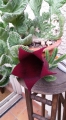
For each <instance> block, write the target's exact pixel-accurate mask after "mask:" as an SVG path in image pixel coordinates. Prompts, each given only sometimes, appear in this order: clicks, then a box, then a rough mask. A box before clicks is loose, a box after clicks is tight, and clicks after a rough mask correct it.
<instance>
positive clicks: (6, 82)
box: [0, 76, 10, 87]
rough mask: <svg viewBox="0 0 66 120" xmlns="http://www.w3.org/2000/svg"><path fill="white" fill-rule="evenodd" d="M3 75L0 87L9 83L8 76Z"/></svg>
mask: <svg viewBox="0 0 66 120" xmlns="http://www.w3.org/2000/svg"><path fill="white" fill-rule="evenodd" d="M4 77H5V76H3V78H2V79H3V80H4V81H3V82H0V87H5V86H6V85H7V84H8V83H9V81H10V80H9V76H7V77H6V78H4Z"/></svg>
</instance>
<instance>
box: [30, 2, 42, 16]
mask: <svg viewBox="0 0 66 120" xmlns="http://www.w3.org/2000/svg"><path fill="white" fill-rule="evenodd" d="M42 1H43V0H30V3H29V5H30V7H31V9H32V10H33V12H34V14H35V16H39V15H40V9H41V5H42Z"/></svg>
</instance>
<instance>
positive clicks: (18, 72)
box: [12, 63, 24, 78]
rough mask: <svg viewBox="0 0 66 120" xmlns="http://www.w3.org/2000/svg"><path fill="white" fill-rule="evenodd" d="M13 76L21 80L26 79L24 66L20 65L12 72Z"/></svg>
mask: <svg viewBox="0 0 66 120" xmlns="http://www.w3.org/2000/svg"><path fill="white" fill-rule="evenodd" d="M12 74H13V75H15V76H18V77H19V78H23V77H24V72H23V65H22V64H21V63H19V64H18V65H17V66H16V67H15V68H14V69H13V71H12Z"/></svg>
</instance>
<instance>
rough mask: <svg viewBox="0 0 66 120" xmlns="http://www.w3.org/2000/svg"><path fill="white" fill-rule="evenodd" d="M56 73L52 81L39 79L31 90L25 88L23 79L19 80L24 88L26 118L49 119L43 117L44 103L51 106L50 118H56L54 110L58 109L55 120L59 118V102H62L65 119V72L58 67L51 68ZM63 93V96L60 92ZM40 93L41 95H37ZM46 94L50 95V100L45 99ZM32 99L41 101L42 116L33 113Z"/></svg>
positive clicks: (32, 119)
mask: <svg viewBox="0 0 66 120" xmlns="http://www.w3.org/2000/svg"><path fill="white" fill-rule="evenodd" d="M53 71H54V72H56V73H57V74H56V75H55V76H56V77H57V79H56V80H55V81H53V82H46V81H45V80H44V79H41V80H39V81H38V82H37V83H36V84H35V85H34V86H33V88H32V89H31V92H29V91H28V89H27V88H26V86H25V84H24V81H23V80H21V81H20V83H21V85H23V86H24V88H25V96H26V104H27V111H28V118H29V119H28V120H34V118H37V119H38V120H49V119H47V118H45V104H47V105H49V106H51V107H52V109H51V118H50V120H56V112H57V110H58V117H57V120H61V103H62V104H63V107H64V109H63V119H62V120H66V73H64V72H62V71H61V70H59V69H55V70H53ZM63 92H64V93H65V98H64V97H63V95H62V93H63ZM37 94H41V95H42V97H39V96H37ZM46 95H52V101H50V100H47V99H46ZM32 99H33V100H36V101H40V102H42V116H40V115H37V114H35V113H33V105H32Z"/></svg>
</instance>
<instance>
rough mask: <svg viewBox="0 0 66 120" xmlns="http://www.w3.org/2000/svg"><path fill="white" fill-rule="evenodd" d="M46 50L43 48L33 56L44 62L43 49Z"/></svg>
mask: <svg viewBox="0 0 66 120" xmlns="http://www.w3.org/2000/svg"><path fill="white" fill-rule="evenodd" d="M45 48H46V47H43V48H41V49H39V50H36V51H34V52H33V54H34V55H35V56H37V57H38V58H39V59H40V60H41V61H43V58H42V52H43V49H45Z"/></svg>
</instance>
